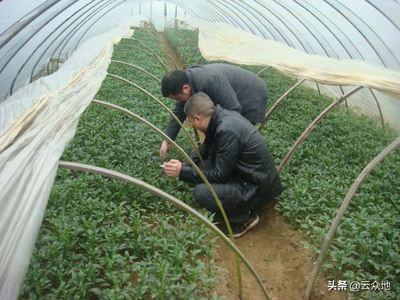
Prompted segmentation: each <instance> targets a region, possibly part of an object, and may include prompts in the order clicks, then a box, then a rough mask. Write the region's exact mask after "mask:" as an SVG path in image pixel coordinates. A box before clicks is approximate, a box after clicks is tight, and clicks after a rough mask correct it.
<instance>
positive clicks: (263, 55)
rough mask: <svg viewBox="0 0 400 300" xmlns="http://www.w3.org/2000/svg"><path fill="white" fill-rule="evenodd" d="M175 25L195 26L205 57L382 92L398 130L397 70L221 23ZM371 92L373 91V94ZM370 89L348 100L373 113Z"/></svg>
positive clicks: (399, 89) (399, 81)
mask: <svg viewBox="0 0 400 300" xmlns="http://www.w3.org/2000/svg"><path fill="white" fill-rule="evenodd" d="M179 22H180V24H179V26H181V27H187V28H192V29H193V28H198V29H199V49H200V51H201V53H202V55H203V57H204V58H206V59H207V60H209V61H221V60H224V61H228V62H232V63H237V64H243V65H265V66H272V67H274V68H275V69H277V70H278V71H280V72H282V73H283V74H285V75H288V76H291V77H295V78H298V79H307V80H310V81H312V82H318V83H322V84H324V85H336V86H339V85H344V86H346V85H347V86H364V87H369V88H370V89H376V90H378V91H379V92H382V93H384V94H385V95H383V97H380V100H381V101H380V103H381V107H382V111H384V112H385V113H386V114H385V115H384V117H385V122H387V123H389V124H390V125H391V126H392V127H393V128H395V129H397V130H400V125H399V122H398V120H399V119H400V101H399V100H400V72H399V71H397V70H392V69H388V68H385V67H380V66H376V65H371V64H368V63H366V62H363V61H361V60H350V59H342V60H338V59H333V58H328V57H325V56H318V55H311V54H307V53H305V52H302V51H300V50H296V49H293V48H291V47H288V46H286V45H284V44H281V43H278V42H275V41H271V40H266V39H263V38H260V37H258V36H256V35H253V34H251V33H249V32H246V31H244V30H241V29H238V28H235V27H233V26H230V25H228V24H224V23H208V22H204V21H201V20H180V21H179ZM374 95H375V94H374ZM373 101H374V99H373V98H372V96H371V92H368V95H366V94H364V95H363V97H358V98H356V99H355V100H354V101H352V104H354V105H355V106H358V107H360V108H361V111H362V112H364V113H368V114H377V108H376V106H372V105H371V104H370V103H371V102H373Z"/></svg>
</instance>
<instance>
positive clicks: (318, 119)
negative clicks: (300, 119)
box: [277, 86, 363, 173]
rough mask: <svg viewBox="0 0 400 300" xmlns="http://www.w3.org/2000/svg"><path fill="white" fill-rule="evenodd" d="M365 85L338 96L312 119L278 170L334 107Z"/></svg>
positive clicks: (279, 168) (280, 168) (279, 170)
mask: <svg viewBox="0 0 400 300" xmlns="http://www.w3.org/2000/svg"><path fill="white" fill-rule="evenodd" d="M362 88H363V87H362V86H359V87H356V88H355V89H353V90H351V91H350V92H348V93H347V94H345V95H343V96H341V97H340V98H338V99H337V100H336V101H334V102H332V104H331V105H329V106H328V107H327V108H325V109H324V111H323V112H321V113H320V114H319V115H318V117H316V118H315V119H314V121H312V122H311V123H310V125H308V127H307V128H306V130H304V131H303V133H302V134H301V135H300V137H299V138H298V139H297V140H296V142H294V144H293V145H292V147H290V149H289V151H288V153H287V154H286V156H285V157H284V158H283V160H282V162H281V164H280V165H279V167H278V168H277V169H278V172H279V173H280V172H282V169H283V167H284V166H286V165H287V163H288V162H289V160H290V159H291V158H292V156H293V154H294V152H295V151H296V150H297V148H298V147H299V146H300V145H301V144H302V143H303V142H304V140H305V139H306V138H307V137H308V136H309V135H310V133H311V132H312V131H313V130H314V129H315V127H316V126H317V125H318V124H319V123H320V122H321V121H322V119H323V118H324V117H325V116H326V115H327V114H328V113H329V112H330V111H331V110H332V109H333V108H335V107H336V106H337V105H339V104H340V103H342V102H343V101H344V100H345V99H347V98H348V97H350V96H351V95H353V94H355V93H356V92H358V91H359V90H361V89H362Z"/></svg>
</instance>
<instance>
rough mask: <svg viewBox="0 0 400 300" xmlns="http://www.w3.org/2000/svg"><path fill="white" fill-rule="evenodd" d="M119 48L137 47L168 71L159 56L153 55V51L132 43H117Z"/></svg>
mask: <svg viewBox="0 0 400 300" xmlns="http://www.w3.org/2000/svg"><path fill="white" fill-rule="evenodd" d="M118 46H119V47H121V48H124V47H125V48H137V49H140V50H142V51H143V52H144V53H146V54H147V55H149V56H151V57H153V58H154V59H155V60H156V61H157V62H158V63H159V64H160V65H161V67H162V68H163V69H164V70H165V71H168V68H167V66H166V65H165V64H164V62H163V61H162V60H161V58H160V57H159V56H158V55H154V54H153V53H151V52H149V51H148V50H147V49H143V48H142V47H140V46H138V45H133V44H119V45H118ZM116 50H124V49H116Z"/></svg>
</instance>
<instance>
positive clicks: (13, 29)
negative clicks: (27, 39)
mask: <svg viewBox="0 0 400 300" xmlns="http://www.w3.org/2000/svg"><path fill="white" fill-rule="evenodd" d="M57 2H59V1H58V0H48V1H45V2H44V3H42V4H40V5H39V6H38V7H36V8H35V9H33V10H31V11H30V12H29V13H27V14H26V15H25V16H23V17H22V18H21V19H19V20H18V21H17V22H15V23H14V24H13V25H11V26H10V27H8V28H7V29H6V30H5V31H4V32H3V33H2V34H0V49H1V48H3V47H4V45H6V44H7V43H8V42H9V41H10V40H11V39H13V38H14V37H15V36H16V35H17V34H18V33H19V32H20V31H22V29H24V28H25V27H26V26H28V25H29V24H30V23H32V21H33V20H35V19H36V18H38V17H39V16H40V15H41V14H43V13H44V12H46V11H47V10H48V9H49V8H51V7H52V6H54V5H55V4H57Z"/></svg>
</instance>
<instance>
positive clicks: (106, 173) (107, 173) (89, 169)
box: [59, 161, 270, 300]
mask: <svg viewBox="0 0 400 300" xmlns="http://www.w3.org/2000/svg"><path fill="white" fill-rule="evenodd" d="M59 166H60V167H62V168H65V169H69V170H77V171H82V172H85V173H90V174H96V175H101V176H103V177H108V178H111V179H116V180H119V181H122V182H125V183H128V184H133V185H136V186H139V187H141V188H143V189H144V190H146V191H147V192H149V193H151V194H153V195H156V196H158V197H160V198H162V199H164V200H166V201H168V202H169V203H171V204H173V205H174V206H176V207H178V208H179V209H181V210H183V211H185V212H187V213H188V214H190V215H192V216H194V217H195V218H196V219H197V220H199V221H200V222H202V223H203V224H205V225H206V226H207V227H208V228H209V229H211V230H212V231H213V232H214V233H216V234H217V235H218V236H219V237H220V238H221V239H222V240H223V241H224V243H225V244H226V245H227V246H228V247H229V248H230V249H231V250H232V251H233V252H234V253H235V254H236V255H235V257H237V258H240V260H241V261H242V262H243V263H244V264H245V266H246V267H247V269H248V270H249V271H250V273H251V274H252V276H253V277H254V278H255V279H256V281H257V284H258V285H259V286H260V287H261V289H262V291H263V294H264V296H265V298H266V299H267V300H268V299H270V296H269V294H268V291H267V289H266V288H265V286H264V284H263V282H262V280H261V278H260V277H259V276H258V274H257V272H256V271H255V269H254V268H253V266H252V265H251V264H250V262H249V261H248V260H247V258H246V257H245V256H244V255H243V253H242V252H241V251H240V250H239V248H238V247H237V246H236V245H235V244H234V243H233V242H232V241H231V240H230V239H229V238H227V237H226V236H225V235H224V234H223V233H222V231H221V230H219V229H218V227H216V226H215V225H214V224H213V223H211V222H210V221H209V220H208V219H207V218H206V217H204V216H203V215H202V214H200V213H199V212H197V211H196V210H194V209H193V208H191V207H190V206H189V205H187V204H185V203H184V202H182V201H180V200H178V199H177V198H175V197H173V196H171V195H170V194H168V193H166V192H164V191H162V190H160V189H158V188H156V187H154V186H152V185H150V184H148V183H146V182H144V181H142V180H140V179H137V178H134V177H131V176H128V175H126V174H123V173H120V172H117V171H113V170H109V169H105V168H101V167H96V166H92V165H86V164H81V163H74V162H67V161H60V162H59Z"/></svg>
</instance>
